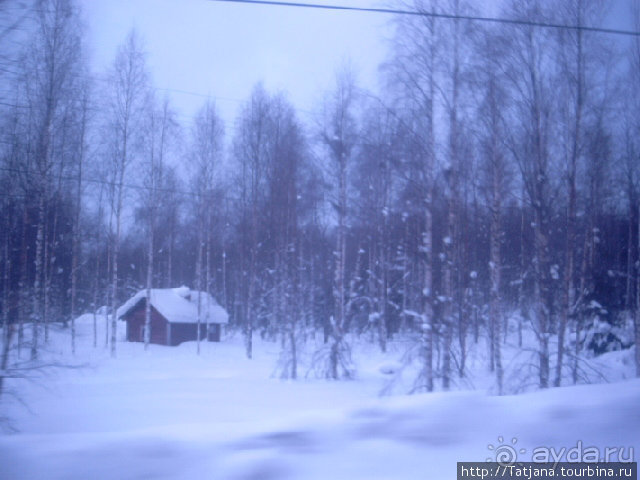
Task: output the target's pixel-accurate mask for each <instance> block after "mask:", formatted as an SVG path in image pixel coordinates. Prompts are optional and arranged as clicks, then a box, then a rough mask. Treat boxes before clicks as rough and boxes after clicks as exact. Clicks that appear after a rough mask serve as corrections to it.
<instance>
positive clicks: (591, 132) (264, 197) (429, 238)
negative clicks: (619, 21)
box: [0, 0, 640, 391]
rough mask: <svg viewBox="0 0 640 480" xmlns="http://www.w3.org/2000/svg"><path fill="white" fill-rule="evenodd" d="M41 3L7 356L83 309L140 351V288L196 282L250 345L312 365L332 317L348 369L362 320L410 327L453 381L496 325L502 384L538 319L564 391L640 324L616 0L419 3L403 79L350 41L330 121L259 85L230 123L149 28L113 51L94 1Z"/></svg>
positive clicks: (637, 72)
mask: <svg viewBox="0 0 640 480" xmlns="http://www.w3.org/2000/svg"><path fill="white" fill-rule="evenodd" d="M26 3H28V2H26ZM31 3H32V4H30V5H25V4H20V5H21V6H20V8H16V7H15V6H14V5H13V4H12V3H11V2H7V1H0V16H1V17H4V20H3V21H2V25H1V28H2V32H1V33H0V52H3V53H0V84H1V86H2V97H1V98H0V123H1V125H2V127H1V128H0V184H1V185H2V186H1V188H0V212H1V213H0V221H1V222H2V226H1V227H0V259H1V263H0V275H1V277H0V307H1V316H0V324H1V325H2V326H3V328H2V332H3V338H2V357H1V362H2V363H1V365H0V372H1V371H3V370H5V369H7V368H8V367H9V365H10V364H11V362H14V361H17V360H18V359H20V358H22V359H23V360H26V359H31V360H33V361H37V359H38V357H39V351H40V350H41V348H43V346H44V345H46V343H47V341H48V337H49V331H50V328H52V326H53V325H54V324H56V325H64V326H65V327H66V328H68V330H69V349H70V350H72V351H73V349H74V348H75V342H76V337H75V326H74V319H75V318H76V317H77V316H78V315H79V314H81V313H84V312H98V313H99V314H100V315H96V321H100V322H104V321H105V319H108V322H109V328H110V332H111V334H110V335H108V336H107V337H106V338H97V335H96V336H95V337H94V339H93V342H94V345H95V346H96V348H110V349H111V352H112V354H113V355H116V354H117V348H116V347H117V344H116V335H115V334H116V329H117V328H123V327H122V326H119V325H118V322H117V321H116V315H115V311H116V308H117V307H118V306H119V305H121V304H122V303H123V302H124V301H126V300H127V299H128V298H129V297H130V296H131V295H133V294H134V293H135V292H136V291H139V290H141V289H144V288H164V287H178V286H180V285H188V286H190V287H192V288H194V289H196V290H200V291H208V292H210V293H211V294H212V295H213V296H214V297H215V298H216V299H217V301H218V302H219V303H220V304H221V305H222V306H224V307H225V308H226V309H227V311H228V312H229V313H230V316H231V325H230V328H232V329H234V330H236V331H237V332H239V333H241V334H242V335H244V338H245V340H246V342H245V344H246V353H247V355H248V356H249V357H251V355H252V339H253V338H254V337H255V336H256V335H259V336H262V337H264V338H271V339H274V340H277V341H278V342H280V345H281V348H282V354H281V364H280V366H279V368H280V370H281V373H282V376H284V377H287V378H296V376H298V375H299V374H300V372H299V370H300V365H299V361H298V356H297V353H298V352H299V351H300V349H301V348H304V345H305V342H307V341H308V339H309V338H322V339H323V342H322V345H323V346H322V347H321V348H320V349H319V350H318V351H317V352H316V354H315V355H314V364H315V367H316V368H317V369H318V371H320V372H321V375H323V376H326V377H327V378H334V379H338V378H349V377H351V376H353V375H354V373H355V372H354V368H353V365H352V361H351V358H350V348H349V338H350V336H351V335H354V334H363V333H366V334H367V336H368V338H371V339H373V340H374V341H375V342H376V343H377V344H378V345H379V348H381V349H382V350H384V349H386V348H387V342H388V341H390V340H391V339H393V338H395V337H396V336H405V337H407V338H411V339H413V341H414V342H415V344H416V345H418V346H419V352H420V353H419V355H420V359H421V360H420V361H421V365H422V371H421V373H420V378H419V379H417V380H416V390H417V391H432V390H434V389H436V388H437V389H440V388H441V389H445V390H446V389H448V388H450V386H451V384H452V382H453V378H454V377H456V376H462V375H464V372H465V354H466V351H467V345H468V343H470V342H476V343H477V342H478V341H482V342H484V344H486V358H487V366H488V368H490V369H491V370H492V371H493V372H495V375H496V381H497V384H498V385H499V386H501V385H502V375H503V365H502V357H501V345H503V344H504V342H505V341H509V342H512V343H515V344H518V342H520V344H522V335H523V333H522V332H523V330H526V331H527V330H528V331H533V332H535V338H536V341H537V347H536V358H537V360H536V372H537V378H536V380H535V381H536V383H537V385H538V386H539V387H540V388H547V387H552V386H559V385H561V384H562V383H563V382H568V381H569V382H574V383H576V382H580V381H581V367H580V358H581V355H583V354H584V352H587V351H590V352H591V354H599V353H603V352H604V351H607V350H611V349H627V348H632V347H633V345H634V343H635V344H636V345H638V344H640V281H639V277H640V263H639V251H640V223H639V220H640V92H639V91H638V88H639V85H640V36H638V35H637V34H636V35H635V36H634V35H626V36H625V35H619V34H611V33H607V32H603V31H599V30H598V28H597V27H599V26H601V24H602V22H603V19H604V18H605V17H606V12H607V9H608V5H607V2H605V1H599V0H564V1H562V2H555V1H546V0H526V1H523V0H513V1H511V0H505V1H504V2H503V4H502V6H501V8H500V13H499V17H500V18H503V19H515V20H518V22H515V23H508V22H507V23H505V22H478V21H471V20H468V19H466V18H465V17H469V16H474V15H477V12H475V11H474V9H473V5H471V4H470V3H468V2H466V1H464V0H411V1H409V0H407V1H405V2H399V3H398V4H397V5H398V8H403V9H406V10H410V11H413V12H420V13H422V14H421V15H403V14H398V15H396V16H390V17H389V19H390V22H392V25H393V31H394V35H393V37H392V38H391V39H390V42H389V50H388V54H387V61H386V62H384V64H383V65H381V66H380V70H379V72H380V84H381V85H383V87H381V91H379V92H370V91H365V90H364V89H362V88H360V87H359V86H358V81H357V72H354V71H353V69H352V68H351V67H350V66H349V64H348V63H345V64H344V65H341V66H338V67H337V69H336V74H335V84H334V86H333V88H332V89H331V90H330V91H327V92H325V94H324V97H323V98H324V101H323V102H321V103H320V104H319V105H318V106H317V109H316V110H315V111H314V112H313V115H311V116H309V117H306V116H305V121H303V120H302V119H301V117H302V116H301V115H300V112H297V111H296V108H295V106H294V105H293V104H292V103H291V102H290V101H289V100H288V97H287V94H286V92H271V91H268V90H267V89H266V88H265V87H264V86H263V85H262V84H258V85H256V86H255V87H254V89H253V91H252V92H251V93H250V95H249V97H248V98H247V99H246V100H245V102H244V103H243V105H242V107H241V108H240V109H239V113H238V116H237V118H236V119H235V122H233V124H231V125H225V124H224V122H223V120H222V118H221V117H220V114H219V112H218V110H217V109H216V104H215V101H214V100H210V101H207V102H205V103H204V104H203V105H202V108H201V109H200V111H199V113H198V114H197V115H196V116H195V118H193V119H192V120H191V121H189V122H184V121H182V120H181V119H180V117H179V115H177V114H176V110H175V109H174V107H172V104H171V99H170V97H168V96H166V95H163V94H162V92H161V91H160V90H159V89H158V88H156V87H155V86H154V82H153V78H152V76H151V72H150V69H149V67H148V58H147V55H146V54H145V50H144V39H142V38H140V35H139V34H138V33H136V32H135V31H131V33H130V34H129V35H128V36H127V37H126V38H124V39H123V40H122V44H121V46H120V48H119V49H118V52H117V55H116V57H115V58H114V59H113V63H112V65H111V67H110V69H109V70H108V71H106V72H101V73H100V74H95V73H90V71H89V67H88V59H87V57H86V53H85V46H84V35H86V32H85V31H84V30H83V28H84V27H83V25H82V22H81V12H80V11H79V8H78V5H77V4H76V3H75V2H74V1H73V0H34V1H33V2H31ZM21 8H22V9H24V10H25V11H26V10H29V11H31V12H34V14H33V15H30V16H27V17H26V18H24V19H22V20H20V17H21V15H22V12H21ZM442 14H446V16H448V18H443V16H442ZM629 15H633V16H634V19H635V25H636V28H635V30H640V10H636V11H634V12H629ZM549 25H551V26H549ZM16 39H17V40H16ZM635 355H636V356H635V359H636V367H637V372H638V375H640V349H638V348H636V354H635ZM0 388H1V384H0ZM500 388H501V387H500Z"/></svg>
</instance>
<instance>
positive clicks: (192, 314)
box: [117, 287, 229, 323]
mask: <svg viewBox="0 0 640 480" xmlns="http://www.w3.org/2000/svg"><path fill="white" fill-rule="evenodd" d="M145 298H147V290H146V289H144V290H140V291H139V292H138V293H136V294H135V295H134V296H133V297H131V298H130V299H129V300H127V301H126V302H125V303H124V304H123V305H122V306H121V307H120V308H118V311H117V316H118V318H122V317H123V316H125V315H126V314H127V313H128V312H129V311H131V310H132V309H133V308H134V307H135V306H136V305H138V303H139V302H140V301H142V300H143V299H145ZM198 298H200V312H201V317H200V321H201V322H202V323H207V322H208V323H228V322H229V315H228V314H227V312H226V310H225V309H224V308H222V307H221V306H220V305H218V302H216V301H215V299H214V298H213V297H212V296H211V295H209V294H208V293H207V292H199V291H197V290H191V289H189V288H188V287H179V288H152V289H151V305H152V306H153V307H154V308H155V309H156V310H157V311H158V313H160V314H161V315H162V316H163V317H164V318H166V319H167V321H168V322H170V323H195V322H197V321H198Z"/></svg>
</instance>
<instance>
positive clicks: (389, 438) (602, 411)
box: [0, 316, 640, 480]
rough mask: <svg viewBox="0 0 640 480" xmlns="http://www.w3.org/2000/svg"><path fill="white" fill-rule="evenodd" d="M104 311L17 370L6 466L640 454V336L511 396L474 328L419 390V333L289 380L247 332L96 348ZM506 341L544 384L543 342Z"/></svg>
mask: <svg viewBox="0 0 640 480" xmlns="http://www.w3.org/2000/svg"><path fill="white" fill-rule="evenodd" d="M91 322H92V320H91V317H90V316H83V317H81V318H80V319H79V321H78V335H79V339H78V349H77V353H76V355H75V357H71V356H70V354H69V353H68V351H69V346H68V343H69V333H68V330H64V329H62V328H60V327H55V328H54V329H53V331H52V338H51V341H50V344H49V347H48V352H47V353H46V354H45V355H46V357H47V359H48V360H50V361H51V362H57V363H60V364H64V365H65V366H64V367H48V368H45V369H42V370H40V371H38V372H34V373H33V374H32V375H31V376H30V378H29V379H12V380H10V381H9V384H8V387H9V389H10V393H11V395H4V396H3V398H1V399H0V417H6V418H8V419H9V425H10V426H11V427H12V428H13V429H14V430H15V431H13V432H6V433H3V434H2V435H0V478H2V479H34V480H35V479H71V480H75V479H78V480H79V479H91V480H102V479H105V480H106V479H109V480H111V479H132V480H133V479H156V478H158V479H200V478H203V479H204V478H206V479H260V480H270V479H309V480H315V479H318V480H320V479H323V480H325V479H333V480H338V479H349V480H358V479H362V480H365V479H371V480H377V479H389V480H391V479H394V480H395V479H398V480H402V479H425V478H429V479H436V480H437V479H443V480H444V479H451V478H455V474H456V462H458V461H485V460H487V459H488V458H494V457H493V456H494V455H495V452H496V448H497V447H499V446H500V445H501V444H508V445H515V447H516V450H518V452H519V453H518V460H523V461H530V460H531V455H532V453H533V452H534V450H536V449H538V450H539V449H540V448H542V447H546V448H554V449H555V451H556V452H561V449H562V448H563V447H564V448H566V449H570V448H572V447H576V446H579V447H580V446H581V447H580V448H585V447H597V448H600V449H604V448H605V447H617V448H620V447H622V448H623V449H624V450H622V451H621V452H620V454H621V456H622V458H623V459H628V458H629V456H630V455H633V458H634V459H635V460H636V461H637V459H638V456H639V455H640V380H633V379H631V380H626V379H627V378H632V376H633V368H632V367H633V363H632V358H633V350H627V351H622V352H612V353H608V354H605V355H602V356H600V357H598V358H596V359H592V360H589V361H585V362H584V370H585V372H591V373H590V374H589V373H585V375H591V377H593V378H592V380H593V381H600V382H602V383H599V384H594V385H579V386H569V387H562V388H557V389H550V390H547V391H528V392H526V393H522V394H520V395H506V396H502V397H498V396H494V395H492V392H493V386H492V376H491V375H490V374H489V373H488V372H487V366H486V365H485V364H484V363H485V362H483V361H482V359H480V358H477V357H476V356H475V351H476V349H475V348H474V346H473V343H471V346H470V354H469V359H468V373H467V375H466V377H465V378H464V379H457V382H456V391H453V392H448V393H445V392H436V393H432V394H420V395H412V396H406V395H403V393H404V392H406V391H407V390H408V389H410V388H411V385H412V382H413V374H414V373H415V372H412V367H411V366H410V367H408V368H407V369H405V370H404V372H402V374H400V373H397V372H398V368H397V367H398V365H399V364H400V363H401V360H402V358H403V355H404V354H405V352H406V350H407V344H406V342H404V343H403V342H401V341H396V342H392V343H390V344H389V349H388V352H387V353H386V354H382V353H380V350H379V349H378V347H377V346H376V345H375V344H372V343H370V342H369V341H368V339H365V338H364V337H362V338H361V339H360V340H357V341H355V342H354V351H353V356H354V360H355V363H356V366H357V368H358V377H357V378H356V379H355V380H352V381H341V382H335V381H326V380H320V379H316V378H314V377H313V376H312V375H310V376H309V377H307V378H304V373H305V372H306V371H305V370H304V367H303V368H301V373H302V377H303V378H301V379H300V380H297V381H283V380H280V379H278V378H277V375H276V376H274V371H275V366H276V364H277V358H278V352H279V345H278V343H271V342H266V341H257V342H256V347H255V352H254V358H253V360H248V359H247V358H246V357H245V354H244V346H243V342H242V338H241V337H240V336H239V335H236V336H227V337H226V338H225V339H224V341H223V342H221V343H203V344H202V347H203V348H202V352H201V355H200V356H197V355H196V353H195V348H196V346H195V344H194V343H186V344H183V345H181V346H179V347H161V346H157V345H151V346H150V348H149V350H148V351H146V352H145V351H144V348H143V345H141V344H134V343H125V342H120V343H119V344H118V356H117V358H116V359H112V358H110V357H109V353H108V351H107V349H105V348H104V347H102V346H99V347H98V348H96V349H94V348H93V346H92V323H91ZM99 323H100V324H102V321H100V322H99ZM121 327H122V326H121ZM526 340H527V338H526V337H525V347H526V344H527V342H526ZM103 342H104V333H103V332H102V334H101V335H100V336H99V344H100V343H103ZM477 350H478V351H483V350H485V348H484V347H483V348H478V349H477ZM27 353H28V352H24V353H23V354H24V355H25V357H26V355H27ZM504 356H505V370H506V375H505V379H506V384H507V385H509V386H510V387H509V389H510V390H511V391H517V390H522V391H526V390H531V388H530V384H535V378H534V377H532V378H529V379H528V380H527V376H528V375H530V372H529V370H530V369H531V366H530V365H529V361H530V356H531V354H530V353H529V351H528V350H527V349H526V348H525V349H517V348H515V347H509V346H508V345H507V346H506V347H505V349H504ZM394 371H395V372H396V373H395V374H394V373H391V374H390V373H389V372H394ZM383 372H386V373H383ZM528 372H529V373H528ZM391 380H393V383H391V384H390V381H391ZM605 380H606V381H608V382H611V383H606V382H605ZM567 383H568V382H567ZM381 392H385V395H383V396H381ZM514 442H515V444H514ZM489 445H492V446H493V447H494V448H493V449H489V448H488V446H489Z"/></svg>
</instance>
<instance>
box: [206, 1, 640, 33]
mask: <svg viewBox="0 0 640 480" xmlns="http://www.w3.org/2000/svg"><path fill="white" fill-rule="evenodd" d="M209 1H210V2H221V3H222V2H224V3H243V4H246V5H268V6H276V7H295V8H314V9H319V10H338V11H350V12H368V13H383V14H391V15H413V16H418V17H432V18H440V19H447V20H468V21H472V22H487V23H504V24H509V25H520V26H529V27H541V28H555V29H563V30H581V31H585V32H597V33H608V34H612V35H630V36H635V37H638V36H640V32H639V31H633V30H618V29H615V28H601V27H589V26H584V25H565V24H561V23H548V22H536V21H531V20H518V19H514V18H497V17H481V16H477V15H456V14H452V13H436V12H427V11H423V10H404V9H398V8H380V7H354V6H347V5H323V4H319V3H300V2H284V1H279V0H209Z"/></svg>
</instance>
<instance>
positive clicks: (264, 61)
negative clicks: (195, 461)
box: [82, 0, 390, 122]
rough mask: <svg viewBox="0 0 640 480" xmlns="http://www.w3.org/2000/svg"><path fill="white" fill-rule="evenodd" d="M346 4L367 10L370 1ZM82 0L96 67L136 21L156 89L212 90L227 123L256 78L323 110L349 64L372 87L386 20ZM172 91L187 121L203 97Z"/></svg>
mask: <svg viewBox="0 0 640 480" xmlns="http://www.w3.org/2000/svg"><path fill="white" fill-rule="evenodd" d="M318 3H320V2H318ZM326 3H332V2H331V1H326ZM346 3H347V4H349V5H358V6H370V5H373V4H374V1H372V0H346ZM82 4H83V10H84V13H85V17H86V22H87V27H88V40H89V42H88V43H89V47H90V56H91V58H92V64H93V67H94V68H93V69H94V73H96V74H100V73H102V72H104V71H105V70H106V69H107V68H108V67H109V65H110V64H111V62H112V61H113V58H114V56H115V52H116V49H117V46H118V45H119V44H120V43H121V42H122V41H123V39H124V38H125V36H126V34H127V33H128V31H129V30H130V29H131V28H132V27H134V26H135V28H136V29H137V30H138V31H139V33H140V34H141V36H142V38H143V39H144V42H145V48H146V50H147V52H148V65H149V67H150V70H151V72H152V76H153V81H154V84H155V86H156V87H157V88H159V89H163V88H167V89H173V90H182V91H188V92H195V93H199V94H202V95H205V96H206V95H211V97H213V98H215V99H216V103H217V105H218V107H219V109H220V110H221V112H222V115H223V117H224V118H225V120H226V121H227V122H230V121H232V120H233V119H234V118H235V114H236V110H237V107H238V105H239V101H245V100H246V99H247V98H248V96H249V94H250V92H251V89H252V87H253V85H254V84H255V83H256V82H259V81H263V82H264V84H265V86H266V88H267V89H268V90H269V91H278V90H284V91H287V92H288V93H289V98H290V99H291V100H292V102H293V103H294V105H295V106H296V107H297V108H298V109H302V110H308V111H313V110H317V107H318V104H319V102H320V99H321V97H322V92H323V91H324V90H326V89H327V88H329V87H330V86H331V84H332V80H333V78H334V75H335V70H336V68H337V67H338V66H339V65H340V64H341V63H343V62H344V61H346V60H349V61H351V63H352V64H353V66H354V68H355V71H356V74H357V78H358V80H359V82H360V85H361V86H363V87H366V88H375V86H376V81H377V75H376V72H377V68H378V65H379V64H380V62H381V61H382V60H383V59H384V57H385V49H386V42H385V41H384V38H383V37H384V32H385V31H387V27H385V25H386V23H387V22H388V20H389V18H390V17H389V16H388V15H386V16H385V15H376V14H363V13H350V12H332V11H325V10H317V9H315V10H314V9H300V8H284V7H274V6H260V5H240V4H231V3H218V2H212V1H208V0H180V1H177V0H83V2H82ZM159 93H164V92H163V91H160V92H159ZM170 94H171V97H172V99H173V101H174V105H175V106H176V107H177V108H178V109H179V110H180V112H181V115H182V118H181V119H182V120H184V119H185V118H189V117H192V116H193V114H194V113H195V111H196V110H197V109H198V107H199V106H200V105H202V103H203V102H204V101H205V98H202V97H198V96H194V95H189V94H184V93H178V92H170ZM301 115H305V113H304V112H302V113H301Z"/></svg>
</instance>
